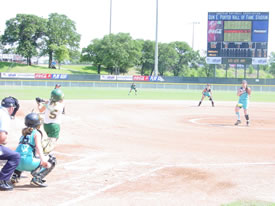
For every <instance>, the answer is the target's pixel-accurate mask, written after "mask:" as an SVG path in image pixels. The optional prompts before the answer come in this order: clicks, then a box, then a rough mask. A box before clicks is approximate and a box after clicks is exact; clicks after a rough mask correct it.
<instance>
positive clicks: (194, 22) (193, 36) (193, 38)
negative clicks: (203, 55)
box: [192, 21, 200, 49]
mask: <svg viewBox="0 0 275 206" xmlns="http://www.w3.org/2000/svg"><path fill="white" fill-rule="evenodd" d="M192 24H193V31H192V49H194V41H195V24H200V22H198V21H193V22H192Z"/></svg>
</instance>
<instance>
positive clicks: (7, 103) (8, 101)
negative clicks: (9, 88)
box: [1, 97, 16, 107]
mask: <svg viewBox="0 0 275 206" xmlns="http://www.w3.org/2000/svg"><path fill="white" fill-rule="evenodd" d="M15 104H16V103H15V99H14V98H13V97H5V98H4V99H2V102H1V105H2V107H15Z"/></svg>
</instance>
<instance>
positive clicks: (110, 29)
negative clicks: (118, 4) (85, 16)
mask: <svg viewBox="0 0 275 206" xmlns="http://www.w3.org/2000/svg"><path fill="white" fill-rule="evenodd" d="M111 33H112V0H110V22H109V34H111Z"/></svg>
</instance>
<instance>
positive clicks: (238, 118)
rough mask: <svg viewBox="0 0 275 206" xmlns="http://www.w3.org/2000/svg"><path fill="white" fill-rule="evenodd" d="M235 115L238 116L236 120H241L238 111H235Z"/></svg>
mask: <svg viewBox="0 0 275 206" xmlns="http://www.w3.org/2000/svg"><path fill="white" fill-rule="evenodd" d="M236 115H237V116H238V120H241V117H240V112H236Z"/></svg>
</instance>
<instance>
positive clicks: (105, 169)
mask: <svg viewBox="0 0 275 206" xmlns="http://www.w3.org/2000/svg"><path fill="white" fill-rule="evenodd" d="M76 163H77V162H76ZM124 165H127V166H130V165H139V166H155V164H152V163H146V162H135V161H123V162H120V163H118V164H116V165H110V166H109V167H107V168H106V167H105V168H104V169H96V170H95V171H94V172H93V173H92V174H91V173H87V174H85V175H82V176H77V177H74V178H71V179H69V180H61V181H57V182H54V183H53V185H58V184H66V183H68V182H71V181H72V180H79V179H82V178H86V177H89V178H91V177H94V176H96V175H98V174H103V173H105V172H106V171H109V170H114V169H116V167H117V166H124ZM76 167H77V166H76ZM87 168H89V169H90V168H96V165H93V166H90V167H86V169H87ZM65 169H66V168H65ZM80 170H82V169H78V171H80Z"/></svg>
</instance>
